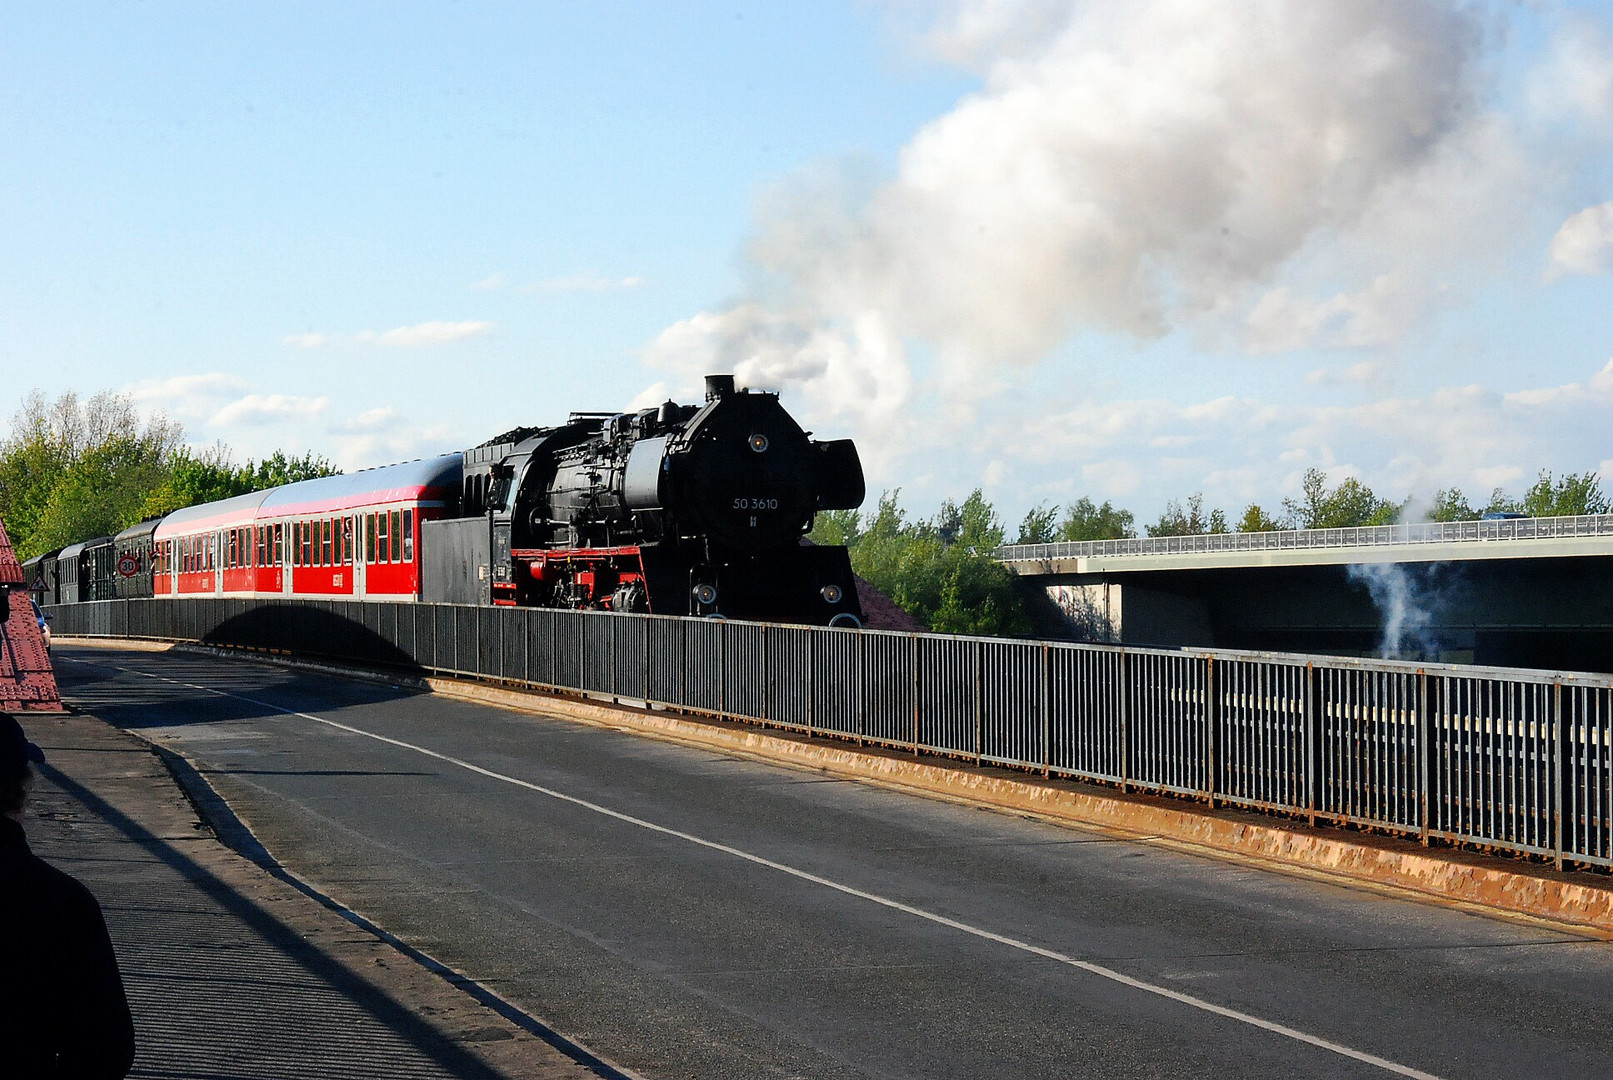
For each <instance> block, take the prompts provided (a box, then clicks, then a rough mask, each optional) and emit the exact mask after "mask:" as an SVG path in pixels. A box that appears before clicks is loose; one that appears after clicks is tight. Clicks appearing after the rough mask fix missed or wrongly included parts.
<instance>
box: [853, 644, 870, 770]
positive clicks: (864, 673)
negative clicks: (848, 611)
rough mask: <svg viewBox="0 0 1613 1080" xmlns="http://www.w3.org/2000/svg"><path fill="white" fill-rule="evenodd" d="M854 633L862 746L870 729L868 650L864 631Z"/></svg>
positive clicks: (860, 741)
mask: <svg viewBox="0 0 1613 1080" xmlns="http://www.w3.org/2000/svg"><path fill="white" fill-rule="evenodd" d="M854 633H856V635H857V686H856V692H857V745H858V746H862V745H864V738H863V736H864V734H865V732H866V731H867V727H868V694H867V693H866V691H867V689H868V650H867V649H866V648H865V647H864V646H863V632H862V629H861V628H858V629H857V630H856V631H854Z"/></svg>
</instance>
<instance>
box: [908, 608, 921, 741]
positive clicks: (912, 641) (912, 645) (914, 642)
mask: <svg viewBox="0 0 1613 1080" xmlns="http://www.w3.org/2000/svg"><path fill="white" fill-rule="evenodd" d="M907 647H908V648H909V649H911V650H912V651H913V756H914V757H918V753H919V636H918V635H917V634H908V635H907Z"/></svg>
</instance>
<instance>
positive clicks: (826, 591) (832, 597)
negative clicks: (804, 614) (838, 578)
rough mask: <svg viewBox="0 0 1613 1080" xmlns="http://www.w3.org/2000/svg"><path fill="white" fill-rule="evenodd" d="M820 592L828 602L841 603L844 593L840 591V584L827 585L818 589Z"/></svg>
mask: <svg viewBox="0 0 1613 1080" xmlns="http://www.w3.org/2000/svg"><path fill="white" fill-rule="evenodd" d="M818 594H819V595H820V596H822V597H823V601H824V603H826V604H838V603H840V597H841V595H842V594H841V592H840V586H838V585H825V586H824V587H823V588H821V589H819V590H818Z"/></svg>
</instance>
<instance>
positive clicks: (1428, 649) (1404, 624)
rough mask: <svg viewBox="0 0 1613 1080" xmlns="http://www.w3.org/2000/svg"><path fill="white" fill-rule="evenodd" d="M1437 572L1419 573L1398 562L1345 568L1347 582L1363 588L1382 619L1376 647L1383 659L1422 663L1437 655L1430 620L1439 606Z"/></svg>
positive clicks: (1436, 568)
mask: <svg viewBox="0 0 1613 1080" xmlns="http://www.w3.org/2000/svg"><path fill="white" fill-rule="evenodd" d="M1439 572H1440V566H1439V565H1438V564H1435V565H1433V566H1431V567H1429V568H1428V569H1427V570H1426V571H1421V572H1419V571H1417V570H1412V569H1408V568H1407V567H1405V566H1401V565H1399V564H1398V563H1365V564H1361V565H1356V566H1351V567H1350V568H1349V578H1350V580H1351V581H1356V582H1360V583H1361V584H1363V585H1365V586H1366V587H1367V592H1368V593H1370V594H1371V595H1372V603H1373V604H1374V605H1375V606H1376V607H1377V609H1378V613H1379V614H1380V615H1381V616H1382V618H1383V639H1382V641H1380V642H1379V645H1378V653H1379V655H1380V656H1382V657H1383V659H1385V660H1423V659H1430V658H1434V657H1437V656H1438V653H1439V638H1438V636H1437V634H1436V633H1435V632H1434V621H1435V618H1436V616H1437V613H1438V609H1439V607H1440V603H1441V598H1440V594H1439V591H1438V589H1437V579H1438V576H1439Z"/></svg>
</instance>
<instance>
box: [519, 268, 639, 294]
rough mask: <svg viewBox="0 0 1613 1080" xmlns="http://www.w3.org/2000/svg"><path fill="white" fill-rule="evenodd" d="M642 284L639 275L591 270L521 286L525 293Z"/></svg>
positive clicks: (599, 290)
mask: <svg viewBox="0 0 1613 1080" xmlns="http://www.w3.org/2000/svg"><path fill="white" fill-rule="evenodd" d="M643 284H644V279H643V278H641V277H619V278H612V277H605V276H604V275H603V274H599V273H595V272H594V271H592V270H585V271H583V272H582V273H580V274H572V275H570V276H568V277H553V278H545V279H544V280H542V281H538V282H534V283H533V284H531V285H523V286H521V291H522V292H525V293H546V292H613V291H615V290H618V289H636V288H638V287H639V286H640V285H643Z"/></svg>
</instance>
